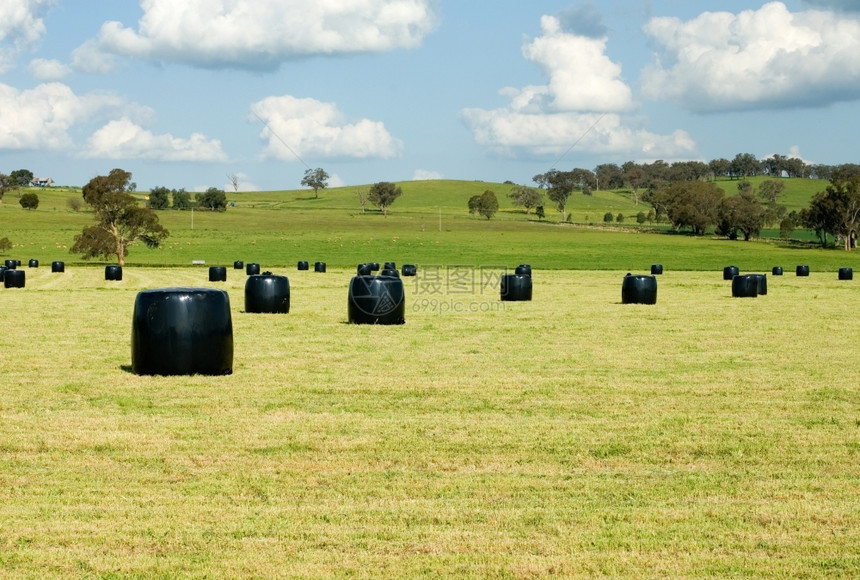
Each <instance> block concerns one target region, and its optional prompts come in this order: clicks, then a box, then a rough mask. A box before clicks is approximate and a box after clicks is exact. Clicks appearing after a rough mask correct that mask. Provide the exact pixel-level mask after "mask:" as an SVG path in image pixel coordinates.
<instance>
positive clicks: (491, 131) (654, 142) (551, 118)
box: [460, 16, 695, 158]
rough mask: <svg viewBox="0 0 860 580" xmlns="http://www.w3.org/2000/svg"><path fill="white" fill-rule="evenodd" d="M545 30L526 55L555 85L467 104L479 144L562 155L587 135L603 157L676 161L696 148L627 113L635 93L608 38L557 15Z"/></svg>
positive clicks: (682, 136) (466, 115)
mask: <svg viewBox="0 0 860 580" xmlns="http://www.w3.org/2000/svg"><path fill="white" fill-rule="evenodd" d="M541 28H542V32H543V33H542V35H541V36H540V37H539V38H536V39H534V40H533V41H531V42H528V43H527V44H526V45H525V46H524V47H523V56H524V57H525V58H527V59H528V60H530V61H532V62H534V63H536V64H537V65H539V66H540V67H541V68H542V69H543V71H544V73H545V74H546V76H547V77H548V79H549V83H548V84H547V85H531V86H527V87H524V88H512V87H507V88H504V89H502V90H501V91H500V92H501V94H502V95H503V96H506V97H508V98H509V99H510V104H509V105H508V106H507V107H505V108H502V109H495V110H490V111H488V110H484V109H478V108H468V109H463V110H462V111H461V112H460V115H461V118H462V119H463V120H464V122H465V123H466V124H467V125H468V126H469V128H470V129H471V131H472V133H473V135H474V138H475V140H476V141H477V142H478V143H479V144H481V145H484V146H487V147H488V148H490V149H492V150H493V151H495V152H496V153H498V154H501V155H516V154H518V153H520V152H527V153H530V154H533V155H559V154H563V153H564V152H565V151H566V150H568V149H569V148H570V146H571V144H572V143H574V142H576V141H577V140H579V139H581V140H582V144H581V146H582V147H584V148H587V149H588V150H589V151H591V152H594V153H602V154H626V155H634V156H638V157H647V158H658V157H662V158H673V157H681V156H688V155H690V153H691V152H692V151H694V149H695V143H694V142H693V141H692V139H691V138H690V137H689V135H687V133H685V132H683V131H676V132H675V133H673V134H671V135H657V134H654V133H650V132H648V131H646V130H644V129H642V128H641V127H638V126H635V125H631V124H630V123H631V122H630V121H629V120H626V119H624V118H623V117H622V116H621V113H623V112H626V111H629V110H631V109H632V108H633V106H634V103H633V96H632V91H631V90H630V88H629V87H628V86H627V85H626V84H625V83H624V81H623V80H622V79H621V67H620V66H618V65H617V64H616V63H614V62H612V61H611V60H610V59H609V58H608V57H607V56H606V54H605V49H606V42H607V38H605V37H601V38H592V37H589V36H581V35H575V34H571V33H569V32H565V31H564V30H563V29H562V27H561V21H560V20H559V19H557V18H554V17H551V16H544V17H543V18H542V19H541Z"/></svg>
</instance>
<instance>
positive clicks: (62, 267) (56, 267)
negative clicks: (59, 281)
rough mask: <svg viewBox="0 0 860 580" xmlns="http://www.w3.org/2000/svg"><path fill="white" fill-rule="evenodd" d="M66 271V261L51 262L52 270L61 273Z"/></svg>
mask: <svg viewBox="0 0 860 580" xmlns="http://www.w3.org/2000/svg"><path fill="white" fill-rule="evenodd" d="M65 271H66V263H65V262H51V272H54V273H60V272H65Z"/></svg>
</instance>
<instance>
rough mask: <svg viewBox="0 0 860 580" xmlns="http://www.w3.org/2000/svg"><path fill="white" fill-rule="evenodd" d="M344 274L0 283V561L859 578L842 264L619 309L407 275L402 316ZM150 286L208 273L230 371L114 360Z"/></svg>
mask: <svg viewBox="0 0 860 580" xmlns="http://www.w3.org/2000/svg"><path fill="white" fill-rule="evenodd" d="M229 213H230V212H228V214H227V216H229ZM661 239H662V238H661ZM666 239H674V238H670V237H667V238H666ZM679 239H680V238H679ZM622 247H623V246H622ZM615 249H616V251H618V246H616V247H615ZM352 272H353V268H352V267H350V268H349V269H342V270H341V269H336V268H335V269H331V271H329V272H328V273H326V274H315V273H313V272H301V273H300V272H295V271H294V269H293V268H291V269H290V271H289V277H290V285H291V289H292V292H291V294H292V296H291V298H292V300H291V301H292V308H291V312H290V313H289V314H288V315H252V314H246V313H244V312H243V286H244V279H245V276H244V275H243V274H242V273H241V272H236V271H234V270H232V269H230V270H229V271H228V281H227V283H226V284H214V283H209V282H207V281H206V280H207V277H206V269H205V268H191V267H184V268H148V267H132V268H127V269H126V271H125V274H126V275H125V277H124V280H123V281H121V282H106V281H104V280H103V276H102V275H101V272H100V271H99V270H97V269H95V268H81V267H70V268H68V269H67V271H66V273H64V274H52V273H50V271H49V269H48V268H44V267H42V268H38V269H28V270H27V287H26V288H25V289H5V290H0V322H2V328H3V331H2V332H0V361H2V368H3V372H2V373H0V392H2V397H0V575H3V576H6V577H39V578H50V577H55V578H60V577H62V578H68V577H87V578H116V577H164V578H176V577H202V576H208V577H266V578H270V577H313V578H332V577H353V578H379V577H397V578H402V577H428V578H439V577H458V578H543V577H593V576H599V577H612V578H631V577H635V578H643V577H644V578H665V577H672V578H696V577H720V578H724V577H773V578H785V577H792V578H796V577H802V578H840V577H841V578H851V577H857V576H858V574H860V551H858V548H857V546H858V545H860V498H858V495H857V485H858V478H860V468H858V465H860V462H858V457H860V455H858V454H860V419H858V417H857V409H858V407H860V395H858V391H857V388H856V372H854V368H853V366H852V363H851V361H853V360H854V359H855V358H856V345H857V343H858V340H860V327H859V326H858V324H857V317H856V315H855V310H856V308H855V307H854V305H855V304H856V303H857V299H858V297H860V295H858V292H860V290H858V287H857V286H856V285H855V284H856V283H855V282H838V281H837V280H836V276H835V273H829V272H827V273H825V272H815V271H813V274H812V276H810V277H809V278H797V277H795V276H793V275H787V276H784V277H781V278H779V277H769V294H768V295H767V296H762V297H759V298H755V299H733V298H731V297H730V296H731V292H730V287H729V285H728V283H727V282H724V281H722V279H721V278H722V277H721V272H720V271H701V272H682V271H671V270H667V273H666V274H665V275H663V276H661V277H660V278H659V291H658V303H657V304H656V305H654V306H639V305H622V304H620V286H621V276H622V275H623V273H622V272H617V271H610V270H600V271H592V270H579V271H567V270H543V269H536V270H535V271H534V284H535V290H534V300H533V301H531V302H517V303H502V302H499V301H498V300H497V291H498V290H497V288H496V287H494V286H493V285H490V287H488V288H486V289H483V288H481V287H478V286H476V287H474V288H469V289H468V290H469V291H468V292H466V293H463V294H454V293H451V292H443V294H441V295H428V294H423V293H421V292H419V291H418V289H419V288H420V286H417V285H413V283H412V282H411V281H407V284H406V288H407V314H406V316H407V323H406V324H405V325H403V326H397V327H365V326H353V325H349V324H345V322H346V287H347V286H346V284H347V282H348V280H349V278H350V276H351V275H352ZM420 280H421V279H420V278H419V281H420ZM167 286H215V287H219V288H224V289H225V290H227V291H228V292H229V294H230V297H231V303H232V311H233V320H234V340H235V344H236V350H235V359H234V372H233V374H232V375H230V376H224V377H200V376H190V377H144V376H136V375H134V374H131V373H130V372H129V369H128V367H129V364H130V344H129V337H130V324H131V314H132V309H133V302H134V298H135V296H136V294H137V292H139V291H140V290H142V289H146V288H155V287H167ZM455 305H461V307H460V308H459V309H458V308H456V307H455ZM455 310H460V311H459V312H455Z"/></svg>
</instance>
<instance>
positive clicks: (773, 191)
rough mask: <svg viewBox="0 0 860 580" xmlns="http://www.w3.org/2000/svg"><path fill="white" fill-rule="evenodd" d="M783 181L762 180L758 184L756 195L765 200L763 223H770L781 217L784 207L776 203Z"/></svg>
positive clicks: (782, 188) (783, 187)
mask: <svg viewBox="0 0 860 580" xmlns="http://www.w3.org/2000/svg"><path fill="white" fill-rule="evenodd" d="M784 189H785V183H783V182H782V181H780V180H777V179H768V180H766V181H762V182H761V183H760V184H759V186H758V195H759V197H760V198H762V200H763V201H764V202H765V204H766V205H765V215H764V223H766V224H772V223H776V222H778V221H779V220H781V219H782V217H783V216H784V215H785V211H786V208H785V206H784V205H779V203H777V202H778V201H779V198H780V197H782V192H783V190H784Z"/></svg>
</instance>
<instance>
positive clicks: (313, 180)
mask: <svg viewBox="0 0 860 580" xmlns="http://www.w3.org/2000/svg"><path fill="white" fill-rule="evenodd" d="M302 185H304V186H305V187H310V188H311V189H313V190H314V198H315V199H316V198H319V190H321V189H325V188H326V187H328V173H326V172H325V171H324V170H323V169H322V168H321V167H317V168H316V169H310V168H308V169H306V170H305V176H304V177H302ZM383 213H385V212H383Z"/></svg>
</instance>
